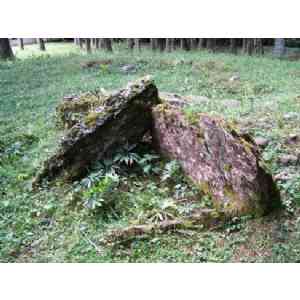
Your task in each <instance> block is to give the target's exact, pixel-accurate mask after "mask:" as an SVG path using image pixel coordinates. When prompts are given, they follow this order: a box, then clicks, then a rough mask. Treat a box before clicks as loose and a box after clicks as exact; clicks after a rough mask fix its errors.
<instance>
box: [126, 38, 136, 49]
mask: <svg viewBox="0 0 300 300" xmlns="http://www.w3.org/2000/svg"><path fill="white" fill-rule="evenodd" d="M127 47H128V49H130V50H133V48H134V39H127Z"/></svg>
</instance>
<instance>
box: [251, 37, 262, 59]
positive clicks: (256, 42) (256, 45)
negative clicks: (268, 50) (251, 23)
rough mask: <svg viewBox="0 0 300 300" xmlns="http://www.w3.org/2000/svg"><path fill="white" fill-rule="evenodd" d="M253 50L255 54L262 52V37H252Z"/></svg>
mask: <svg viewBox="0 0 300 300" xmlns="http://www.w3.org/2000/svg"><path fill="white" fill-rule="evenodd" d="M253 50H254V53H255V54H256V55H263V54H264V46H263V39H253Z"/></svg>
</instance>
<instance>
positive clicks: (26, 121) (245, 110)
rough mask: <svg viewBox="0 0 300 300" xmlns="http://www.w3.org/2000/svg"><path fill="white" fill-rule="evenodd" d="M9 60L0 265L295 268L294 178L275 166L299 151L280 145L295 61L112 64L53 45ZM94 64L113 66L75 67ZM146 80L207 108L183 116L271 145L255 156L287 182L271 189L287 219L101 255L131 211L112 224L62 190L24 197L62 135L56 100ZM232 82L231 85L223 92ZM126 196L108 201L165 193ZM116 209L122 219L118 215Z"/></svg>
mask: <svg viewBox="0 0 300 300" xmlns="http://www.w3.org/2000/svg"><path fill="white" fill-rule="evenodd" d="M15 51H16V56H17V60H16V61H14V62H0V107H1V109H0V197H1V200H0V261H2V262H8V261H10V262H127V261H129V262H234V261H246V262H295V261H299V260H300V251H299V249H300V248H299V246H300V239H299V237H300V236H299V235H300V223H299V220H300V213H299V209H298V205H299V204H300V200H299V199H300V196H299V195H300V184H299V177H298V175H297V174H298V172H299V166H288V167H286V166H281V165H280V164H278V163H277V159H278V156H279V155H281V154H282V153H289V154H291V153H292V154H293V153H297V146H287V145H286V144H285V143H284V140H285V138H287V137H288V135H289V134H292V133H300V126H299V118H300V71H299V70H300V62H299V61H298V62H289V61H284V60H274V59H272V58H269V57H262V58H261V57H246V56H233V55H229V54H222V53H218V54H211V53H208V52H205V51H203V52H198V51H197V52H181V51H178V52H174V53H170V54H161V53H153V52H150V51H149V50H143V51H142V52H133V53H131V52H129V51H127V50H126V49H124V48H123V47H122V46H120V47H117V48H116V49H115V52H114V54H108V53H104V52H102V51H98V52H94V53H93V54H90V55H87V54H85V53H84V52H81V51H80V50H79V49H77V48H75V47H74V46H73V45H72V44H55V43H52V44H47V52H45V53H41V52H39V51H38V49H37V48H36V46H35V45H33V46H26V49H25V51H20V50H16V49H15ZM93 59H112V60H113V64H112V66H111V67H109V68H91V69H83V68H82V67H81V65H80V64H81V63H82V62H85V61H88V60H93ZM191 62H193V65H192V64H191ZM127 63H133V64H136V65H137V66H138V71H137V73H134V74H129V75H125V74H122V73H121V72H120V70H119V66H120V65H122V64H127ZM146 74H151V75H153V76H154V78H155V82H156V84H157V86H158V89H159V90H160V91H168V92H174V93H180V94H183V95H201V96H207V97H209V98H210V99H212V101H211V104H210V106H209V107H205V106H194V107H193V108H192V111H211V110H214V111H216V112H218V113H222V114H224V115H225V116H226V117H228V118H231V119H236V120H238V121H239V122H241V123H242V125H243V126H244V127H246V128H247V129H248V130H249V131H250V132H251V133H253V135H255V136H263V137H268V138H269V139H270V144H269V146H268V147H267V148H266V149H265V151H264V153H263V155H264V156H265V158H266V160H267V163H268V165H269V167H270V169H271V170H272V172H273V174H274V175H275V174H277V173H280V172H282V171H287V172H288V173H289V174H290V175H291V179H289V180H288V182H287V183H282V184H281V185H280V187H281V190H282V195H283V200H284V203H285V205H286V207H287V209H286V210H285V211H284V212H282V213H280V215H273V216H269V217H267V218H265V219H258V220H243V219H242V220H238V221H236V222H233V223H231V224H227V225H226V226H225V227H224V228H221V229H219V230H214V231H193V232H189V231H183V232H173V233H168V234H161V235H159V234H157V235H154V236H151V237H148V238H146V239H136V240H134V241H132V242H130V243H129V244H125V245H116V246H114V247H109V246H107V247H106V246H102V245H101V244H100V243H99V241H100V239H101V237H102V235H103V232H104V231H105V230H106V229H107V228H111V227H114V226H117V225H118V226H121V225H122V224H127V223H128V221H129V218H130V217H132V215H131V212H132V210H130V209H129V210H128V212H127V213H123V214H122V213H120V214H119V216H120V217H119V219H118V218H116V217H114V216H113V215H111V214H108V215H107V216H106V217H104V216H102V215H99V214H94V213H90V212H89V211H87V209H85V208H84V207H83V206H82V205H81V206H80V205H79V206H76V207H75V208H74V207H72V206H71V205H70V199H69V198H70V194H71V193H72V191H73V187H72V186H68V185H63V186H56V187H52V188H48V189H46V188H45V189H41V190H40V191H35V192H33V191H32V190H31V187H30V182H31V180H32V178H33V177H34V175H35V174H36V171H37V169H38V168H39V167H40V166H41V163H42V161H43V160H44V159H45V158H46V157H48V156H49V155H50V153H51V152H52V151H54V149H55V147H56V146H57V138H58V137H59V136H60V135H61V134H62V133H61V132H60V131H59V130H58V129H57V128H56V126H55V108H56V106H57V104H58V103H59V101H60V100H61V99H62V97H63V96H65V95H67V94H76V93H79V92H80V91H87V90H94V89H99V88H105V89H106V90H114V89H117V88H120V87H122V86H124V85H126V83H127V82H128V81H130V80H133V79H136V78H139V77H141V76H143V75H146ZM236 74H238V75H239V77H240V80H238V81H237V82H233V83H232V82H230V81H229V79H230V78H231V77H232V76H233V75H236ZM222 99H235V100H239V101H241V103H242V105H241V108H240V109H237V110H232V109H224V107H222V106H220V105H218V102H219V101H222ZM291 112H296V113H298V114H299V115H298V116H297V115H295V114H294V116H293V115H291V114H290V113H291ZM287 114H290V115H291V117H288V116H287ZM122 180H124V178H122ZM132 182H135V184H138V185H139V184H140V185H141V186H142V187H143V186H144V187H145V188H147V186H148V185H149V184H150V185H152V186H153V185H154V186H157V190H155V188H154V190H153V191H152V193H153V194H151V192H150V196H149V191H147V192H145V190H143V188H141V189H140V190H139V189H138V188H134V185H132ZM127 187H128V188H129V189H132V190H131V191H129V192H128V191H126V192H125V191H124V192H122V191H121V192H120V195H121V197H120V195H119V198H118V199H119V200H120V198H121V200H120V201H122V199H123V202H124V199H127V200H128V201H129V203H133V202H134V200H135V199H140V200H138V201H140V202H139V203H140V204H139V205H141V207H142V205H143V203H145V201H148V200H147V199H149V197H150V199H152V198H154V197H156V196H157V197H158V198H159V197H161V198H162V199H163V198H165V197H169V196H170V194H168V193H169V192H168V193H167V194H164V192H162V189H163V188H164V186H162V185H161V184H160V183H157V178H156V179H155V177H154V176H153V178H152V177H147V178H146V179H145V178H143V179H142V180H141V179H139V178H136V177H134V178H133V180H129V183H128V184H127ZM147 193H148V194H147ZM160 195H161V196H160ZM126 197H127V198H126ZM159 199H160V198H159ZM130 201H131V202H130ZM123 205H124V206H125V207H124V211H126V208H128V207H126V203H125V204H124V203H123ZM121 208H122V206H121ZM121 208H119V210H118V212H119V211H121ZM141 209H142V208H141ZM91 241H92V242H91Z"/></svg>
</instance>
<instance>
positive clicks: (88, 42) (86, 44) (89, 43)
mask: <svg viewBox="0 0 300 300" xmlns="http://www.w3.org/2000/svg"><path fill="white" fill-rule="evenodd" d="M85 47H86V52H87V53H91V52H92V47H91V39H85Z"/></svg>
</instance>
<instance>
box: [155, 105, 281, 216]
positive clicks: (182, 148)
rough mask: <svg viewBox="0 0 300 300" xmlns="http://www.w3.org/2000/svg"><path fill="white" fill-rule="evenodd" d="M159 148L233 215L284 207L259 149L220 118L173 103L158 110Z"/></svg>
mask: <svg viewBox="0 0 300 300" xmlns="http://www.w3.org/2000/svg"><path fill="white" fill-rule="evenodd" d="M153 117H154V128H153V136H154V140H155V142H156V144H157V146H158V148H159V150H160V151H161V152H162V153H163V154H165V155H167V156H168V157H169V158H171V159H176V160H178V161H179V163H180V164H181V165H182V168H183V170H184V172H185V173H186V175H187V176H188V177H189V178H190V179H191V180H192V181H193V183H194V184H195V185H196V186H198V187H199V189H201V191H202V192H203V193H204V194H206V195H209V196H210V197H211V200H212V201H213V203H214V205H215V208H217V209H218V210H219V211H222V212H225V213H226V214H227V215H243V214H253V213H254V214H259V215H261V214H265V213H267V212H269V211H270V210H272V209H273V208H275V207H277V206H279V205H280V197H279V193H278V190H277V187H276V185H275V183H274V181H273V179H272V176H271V175H270V174H269V173H268V172H267V170H266V168H265V167H264V164H263V161H262V158H261V156H260V153H259V150H258V147H257V146H256V145H255V143H254V142H253V141H252V139H251V138H249V137H247V136H242V135H241V134H239V132H238V130H237V129H236V128H235V127H234V126H233V125H232V124H229V123H228V122H226V121H224V120H223V119H222V118H220V117H216V116H212V115H209V114H203V113H202V114H201V113H193V114H191V113H189V114H188V113H187V112H185V111H184V110H182V109H180V108H178V107H176V106H174V105H169V104H161V105H158V106H157V107H155V108H154V109H153Z"/></svg>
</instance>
